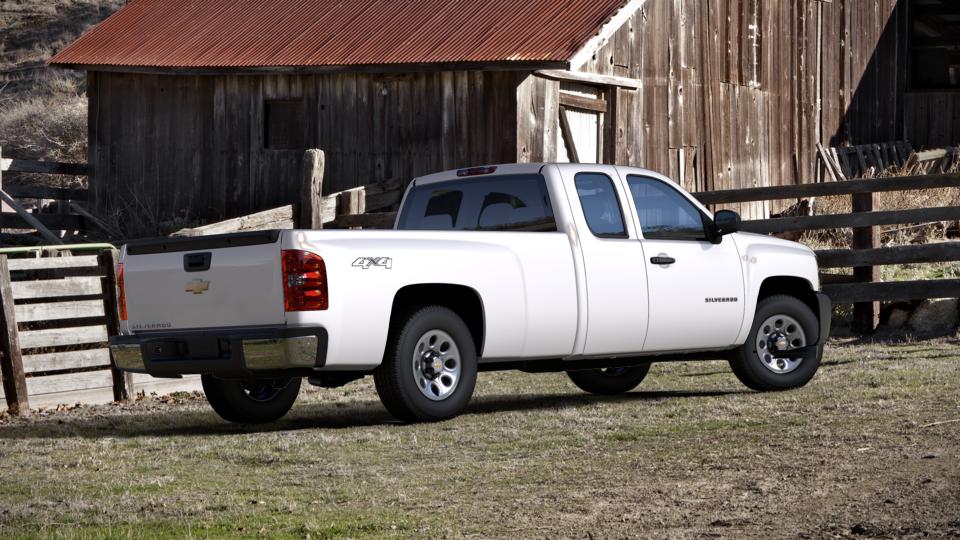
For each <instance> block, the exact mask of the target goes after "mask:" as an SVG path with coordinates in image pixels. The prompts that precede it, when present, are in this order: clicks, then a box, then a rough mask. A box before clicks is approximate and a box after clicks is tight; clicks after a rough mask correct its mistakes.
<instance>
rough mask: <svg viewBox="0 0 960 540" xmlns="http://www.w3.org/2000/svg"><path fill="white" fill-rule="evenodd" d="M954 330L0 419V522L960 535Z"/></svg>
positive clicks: (275, 533) (5, 526) (90, 526)
mask: <svg viewBox="0 0 960 540" xmlns="http://www.w3.org/2000/svg"><path fill="white" fill-rule="evenodd" d="M958 420H960V340H957V339H940V340H934V341H921V342H899V343H893V342H888V343H871V344H862V343H856V342H853V341H835V342H833V343H832V344H831V346H830V347H829V348H828V350H827V353H826V357H825V364H824V366H823V367H822V369H821V371H820V373H819V374H818V375H817V377H816V378H815V379H814V380H813V382H812V383H811V384H810V385H808V386H807V387H806V388H803V389H801V390H797V391H792V392H785V393H776V394H757V393H752V392H749V391H747V390H746V389H744V388H743V387H742V386H740V384H739V383H738V382H737V380H736V379H735V378H734V376H733V375H732V374H731V373H730V371H729V369H728V367H727V366H726V364H724V363H721V362H710V363H691V364H660V365H656V366H654V368H653V369H652V370H651V373H650V376H649V377H648V379H647V380H646V381H644V383H643V384H642V385H641V386H640V388H639V389H638V390H637V391H635V392H632V393H630V394H628V395H625V396H621V397H616V398H601V397H594V396H589V395H585V394H583V393H581V392H579V391H578V390H577V389H576V388H575V387H574V386H573V385H572V384H571V383H570V382H569V381H568V380H567V379H566V377H565V376H563V375H561V374H549V375H528V374H521V373H513V372H506V373H492V374H491V373H486V374H481V375H480V380H479V382H478V385H477V396H476V397H475V399H474V401H473V403H472V405H471V406H470V409H469V412H468V413H467V414H465V415H463V416H461V417H459V418H457V419H454V420H451V421H448V422H444V423H440V424H432V425H400V424H397V423H395V422H393V421H392V420H391V419H390V417H389V416H388V415H387V414H386V413H385V412H384V410H383V409H382V408H381V406H380V404H379V402H378V401H377V399H376V395H375V394H374V392H373V388H372V383H371V381H369V380H365V381H362V382H360V383H354V384H352V385H350V386H347V387H345V388H341V389H336V390H316V389H312V388H311V389H309V390H305V391H304V392H303V394H302V395H301V401H300V402H298V404H297V405H296V406H295V407H294V410H293V411H292V412H291V414H290V415H289V416H288V417H287V418H285V419H283V420H282V421H280V422H278V423H276V424H272V425H267V426H235V425H229V424H225V423H223V422H222V421H220V419H219V418H217V417H216V416H215V415H214V414H213V412H212V411H211V410H210V409H209V408H208V407H207V405H206V403H205V402H204V401H203V400H202V398H201V397H199V396H192V395H186V396H176V397H173V398H164V399H158V398H148V399H145V400H142V401H139V402H136V403H132V404H125V405H111V406H101V407H79V408H75V409H72V410H62V411H45V412H41V413H35V414H34V415H33V416H32V417H30V418H27V419H20V418H9V417H7V418H4V419H2V420H0V537H2V538H15V537H68V538H74V537H75V538H100V537H112V538H114V537H115V538H127V537H157V536H160V537H171V538H173V537H175V538H184V537H201V538H202V537H236V536H241V537H271V538H273V537H288V538H342V537H351V538H356V537H403V538H407V537H430V538H436V537H453V536H471V537H485V538H503V537H512V538H555V537H569V538H624V537H666V538H689V537H723V538H744V537H750V538H761V537H762V538H798V537H799V538H824V537H826V538H912V537H915V538H928V537H932V538H944V537H953V538H960V421H958Z"/></svg>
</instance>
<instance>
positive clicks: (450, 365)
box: [373, 306, 477, 422]
mask: <svg viewBox="0 0 960 540" xmlns="http://www.w3.org/2000/svg"><path fill="white" fill-rule="evenodd" d="M373 380H374V383H375V384H376V387H377V394H378V395H379V396H380V401H381V402H383V405H384V406H385V407H386V408H387V410H388V411H390V414H392V415H394V416H395V417H397V418H399V419H400V420H403V421H406V422H431V421H437V420H445V419H447V418H451V417H454V416H456V415H458V414H460V412H461V411H462V410H463V409H464V407H466V406H467V403H468V402H469V401H470V397H471V396H472V395H473V388H474V385H475V384H476V382H477V355H476V347H475V346H474V342H473V336H472V335H471V334H470V330H469V329H468V328H467V325H466V324H465V323H464V322H463V320H462V319H461V318H460V317H459V316H458V315H457V314H456V313H455V312H453V311H452V310H450V309H448V308H445V307H441V306H429V307H425V308H421V309H419V310H417V311H415V312H414V313H412V314H411V315H410V316H409V317H408V318H407V319H406V321H405V322H404V323H403V325H402V326H401V327H400V328H398V329H397V330H396V331H395V332H394V333H393V334H392V335H391V337H390V344H389V346H388V348H387V354H386V357H385V358H384V361H383V364H382V365H381V366H380V367H379V368H377V370H376V371H374V373H373Z"/></svg>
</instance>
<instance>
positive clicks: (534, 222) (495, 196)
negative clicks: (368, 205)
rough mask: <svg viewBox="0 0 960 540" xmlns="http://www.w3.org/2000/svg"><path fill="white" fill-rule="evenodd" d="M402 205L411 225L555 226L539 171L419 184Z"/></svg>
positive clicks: (405, 225) (404, 224)
mask: <svg viewBox="0 0 960 540" xmlns="http://www.w3.org/2000/svg"><path fill="white" fill-rule="evenodd" d="M407 199H408V200H407V202H406V203H404V208H403V209H401V216H400V228H401V229H407V230H466V231H528V232H555V231H556V230H557V223H556V221H555V219H554V217H553V208H552V207H551V206H550V197H549V195H548V194H547V187H546V183H545V181H544V179H543V176H541V175H539V174H528V175H509V176H495V177H488V178H485V179H477V180H456V181H452V182H442V183H438V184H427V185H424V186H422V187H417V188H414V190H413V191H412V192H411V193H410V195H408V197H407Z"/></svg>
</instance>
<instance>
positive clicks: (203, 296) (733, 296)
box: [111, 164, 830, 422]
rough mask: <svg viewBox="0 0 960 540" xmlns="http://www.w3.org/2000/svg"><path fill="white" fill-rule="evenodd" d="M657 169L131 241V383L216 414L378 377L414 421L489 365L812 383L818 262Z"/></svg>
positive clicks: (762, 383) (588, 386)
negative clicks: (697, 365)
mask: <svg viewBox="0 0 960 540" xmlns="http://www.w3.org/2000/svg"><path fill="white" fill-rule="evenodd" d="M739 224H740V218H739V216H738V215H737V214H736V213H734V212H731V211H720V212H717V213H716V215H713V214H711V212H710V211H709V210H707V209H706V208H705V207H704V206H703V205H701V204H700V203H699V202H698V201H697V200H696V199H694V198H693V197H692V196H691V195H690V194H688V193H686V192H684V191H683V190H681V189H680V188H678V187H677V185H676V184H674V183H672V182H671V181H670V180H669V179H667V178H665V177H664V176H662V175H660V174H657V173H655V172H651V171H648V170H643V169H636V168H629V167H619V166H610V165H579V164H562V165H559V164H512V165H497V166H488V167H476V168H470V169H462V170H456V171H449V172H443V173H439V174H434V175H430V176H425V177H422V178H417V179H415V180H414V181H413V182H412V183H411V184H410V186H409V188H408V189H407V192H406V194H405V195H404V199H403V203H402V205H401V209H400V212H399V215H398V217H397V222H396V226H395V230H388V231H383V230H365V231H358V230H282V231H264V232H253V233H238V234H231V235H222V236H210V237H196V238H185V239H169V238H163V239H157V240H147V241H140V242H132V243H129V244H127V245H126V246H124V247H123V250H122V254H121V267H120V272H119V276H120V279H119V281H120V311H121V319H122V324H121V334H122V335H120V336H117V337H114V338H112V339H111V347H112V351H113V354H114V358H115V361H116V363H117V365H118V367H119V368H120V369H123V370H128V371H133V372H141V373H149V374H151V375H154V376H157V377H179V376H182V375H184V374H197V373H199V374H202V383H203V388H204V391H205V393H206V395H207V399H208V400H209V402H210V404H211V405H212V406H213V409H214V410H215V411H216V412H217V413H218V414H220V416H222V417H223V418H225V419H226V420H229V421H235V422H266V421H272V420H275V419H277V418H280V417H281V416H283V415H284V414H286V413H287V411H289V409H290V407H291V406H292V405H293V402H294V401H295V399H296V397H297V394H298V391H299V389H300V384H301V380H302V379H303V378H307V379H308V380H309V382H310V383H312V384H315V385H319V386H326V387H333V386H339V385H343V384H346V383H348V382H350V381H352V380H356V379H359V378H361V377H363V376H366V375H369V374H372V375H373V377H374V381H375V383H376V388H377V392H378V393H379V395H380V399H381V401H382V402H383V404H384V405H385V406H386V408H387V409H388V410H389V412H390V413H392V414H393V415H395V416H396V417H398V418H400V419H402V420H405V421H431V420H441V419H445V418H450V417H452V416H455V415H457V414H458V413H460V412H461V411H462V410H463V409H464V407H465V406H466V404H467V403H468V401H469V400H470V397H471V395H472V393H473V390H474V384H475V382H476V378H477V372H478V371H487V370H508V369H518V370H524V371H531V372H545V371H566V372H568V374H569V376H570V378H571V379H572V380H573V382H574V383H575V384H576V385H577V386H579V387H580V388H582V389H583V390H585V391H588V392H594V393H600V394H615V393H621V392H627V391H629V390H632V389H633V388H635V387H636V386H637V385H638V384H640V382H641V381H642V380H643V378H644V376H645V375H646V374H647V371H648V369H649V365H650V363H651V362H663V361H671V360H701V359H728V360H729V362H730V365H731V367H732V368H733V372H734V373H735V374H736V376H737V377H738V378H739V379H740V380H741V381H742V382H743V383H744V384H746V385H747V386H748V387H750V388H752V389H755V390H760V391H765V390H782V389H788V388H795V387H799V386H802V385H804V384H806V383H807V382H808V381H809V380H810V379H811V378H812V377H813V376H814V373H815V372H816V370H817V368H818V366H819V364H820V358H821V356H822V353H823V344H824V341H825V339H826V337H827V335H828V333H829V325H830V302H829V300H828V299H827V298H826V297H825V296H824V295H823V294H822V293H820V292H818V291H819V283H818V276H817V263H816V258H815V256H814V253H813V252H812V251H811V250H810V249H808V248H806V247H804V246H802V245H799V244H796V243H793V242H788V241H784V240H779V239H776V238H770V237H767V236H761V235H756V234H749V233H741V232H736V231H737V229H738V228H739Z"/></svg>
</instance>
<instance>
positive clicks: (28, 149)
mask: <svg viewBox="0 0 960 540" xmlns="http://www.w3.org/2000/svg"><path fill="white" fill-rule="evenodd" d="M123 3H124V2H122V1H117V0H58V1H53V2H42V1H39V0H20V1H4V2H0V147H2V149H3V154H4V155H5V156H15V157H19V158H30V159H47V160H61V161H86V149H87V141H86V129H87V117H86V114H87V104H86V99H85V98H84V95H83V94H84V76H83V73H82V72H74V71H68V70H63V69H53V68H49V67H47V66H46V61H47V60H48V59H49V58H50V57H51V56H52V55H53V54H54V53H56V52H57V51H58V50H60V49H62V48H63V47H65V46H66V45H67V44H68V43H70V42H71V41H73V40H74V39H76V38H77V37H78V36H80V34H82V33H83V32H85V31H86V30H88V29H90V28H91V27H92V26H93V25H95V24H96V23H97V22H99V21H101V20H103V19H104V18H106V17H107V16H109V15H110V14H111V13H113V12H114V11H115V10H116V9H117V8H118V7H119V6H121V5H122V4H123Z"/></svg>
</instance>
